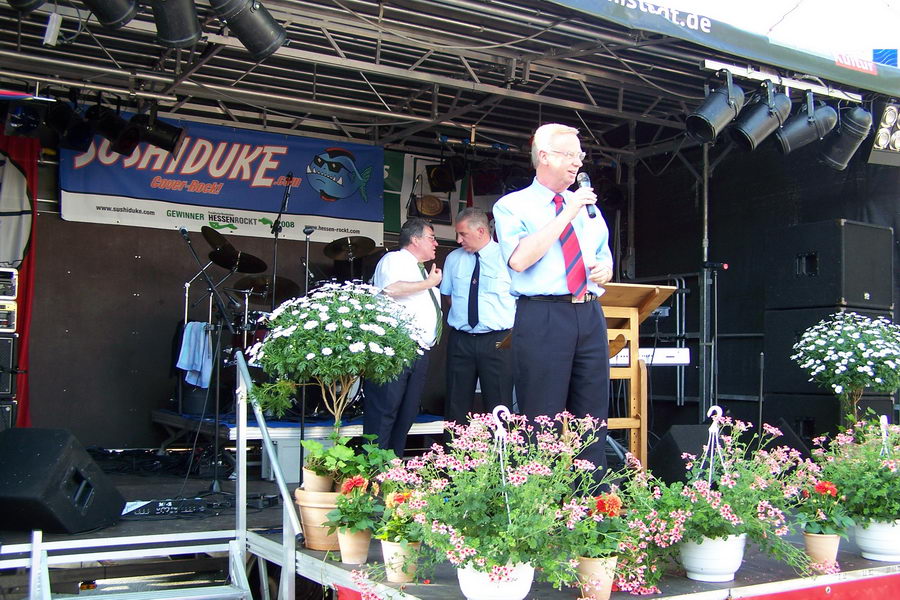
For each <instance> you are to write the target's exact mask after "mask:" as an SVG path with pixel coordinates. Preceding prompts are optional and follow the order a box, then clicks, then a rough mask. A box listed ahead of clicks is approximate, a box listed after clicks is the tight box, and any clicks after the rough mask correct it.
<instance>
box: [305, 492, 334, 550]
mask: <svg viewBox="0 0 900 600" xmlns="http://www.w3.org/2000/svg"><path fill="white" fill-rule="evenodd" d="M337 497H338V493H337V492H308V491H306V490H304V489H303V488H297V489H296V490H295V491H294V501H295V502H296V503H297V507H298V508H299V509H300V523H301V525H302V526H303V537H304V540H305V542H304V545H305V546H306V547H307V548H309V549H310V550H339V549H340V546H339V545H338V538H337V533H328V528H327V527H325V526H324V525H323V524H322V523H324V522H325V521H327V520H328V517H327V515H328V513H329V512H331V511H332V510H334V509H335V508H337Z"/></svg>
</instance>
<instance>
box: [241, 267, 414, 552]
mask: <svg viewBox="0 0 900 600" xmlns="http://www.w3.org/2000/svg"><path fill="white" fill-rule="evenodd" d="M411 323H412V320H411V318H410V316H409V314H408V313H407V312H406V309H405V308H404V307H403V306H402V305H400V304H398V303H397V302H395V301H394V300H392V299H390V298H389V297H387V296H385V295H383V294H381V293H380V290H379V289H378V288H375V287H373V286H369V285H364V284H360V283H355V282H344V283H335V282H329V283H326V284H324V285H322V286H320V287H318V288H317V289H315V290H314V291H312V292H311V293H310V294H309V295H308V296H303V297H300V298H294V299H291V300H288V301H286V302H284V303H283V304H281V305H280V306H279V307H278V308H276V309H275V310H274V311H273V312H272V314H271V316H270V317H269V327H270V329H269V332H268V333H267V334H266V337H265V338H264V339H263V340H262V341H261V342H259V343H257V344H254V345H253V346H251V347H250V348H249V349H248V352H247V354H248V356H249V357H250V362H251V364H254V365H258V366H260V367H262V369H263V371H265V372H266V374H267V375H268V376H269V377H270V378H271V379H272V380H271V381H268V382H265V383H261V384H259V385H257V386H255V387H254V388H253V398H254V400H255V401H256V402H258V403H259V405H260V406H261V407H262V408H263V409H264V410H267V411H270V412H273V413H275V414H276V415H280V414H283V413H284V411H285V410H286V409H287V408H289V407H290V406H291V404H292V403H293V402H294V398H295V395H296V392H297V389H298V388H299V387H300V386H304V385H317V386H319V388H320V390H321V392H322V398H323V400H324V403H325V405H326V408H327V409H328V411H329V412H330V413H331V414H332V415H333V416H334V432H333V434H332V439H333V441H334V445H333V447H332V448H327V449H326V448H323V449H322V454H321V457H322V458H323V459H324V460H325V461H326V462H327V461H331V462H332V463H333V464H331V465H327V468H328V469H329V470H336V471H338V472H339V473H333V475H341V474H343V475H346V474H347V473H346V472H345V471H344V470H343V469H344V467H346V466H347V465H349V464H350V463H352V462H353V461H354V460H355V459H353V455H354V454H355V453H353V452H352V450H348V449H347V446H346V442H347V439H346V438H342V437H340V435H339V431H340V426H341V416H342V415H343V412H344V409H345V408H346V406H347V403H348V402H349V401H350V399H351V397H350V390H351V389H353V386H354V384H355V383H357V382H358V381H359V379H360V378H361V377H365V378H367V379H370V380H372V381H376V382H379V383H383V382H386V381H389V380H391V379H393V378H395V377H397V375H399V374H400V372H401V371H402V370H403V369H404V368H405V367H406V366H408V365H409V364H411V363H412V362H413V360H414V359H416V358H417V357H418V356H419V355H421V354H422V352H423V350H422V349H423V348H424V342H423V341H422V334H421V331H419V329H418V328H416V327H414V326H413V325H412V324H411ZM307 446H309V445H307ZM313 449H314V450H316V451H318V449H317V448H315V447H314V446H313ZM348 468H349V467H348ZM356 472H358V470H357V471H354V473H356ZM294 495H295V498H296V501H297V504H298V506H299V508H300V518H301V521H302V523H303V533H304V538H305V544H306V547H307V548H311V549H314V550H336V549H337V544H338V541H337V539H336V537H335V536H333V535H331V536H329V535H328V534H327V531H326V528H325V527H323V525H322V521H323V520H324V518H325V515H327V514H328V512H330V511H331V510H333V509H334V507H335V502H336V501H337V495H338V493H337V492H313V491H308V490H305V489H303V488H300V489H298V490H297V491H296V492H295V494H294Z"/></svg>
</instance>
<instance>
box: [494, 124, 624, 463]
mask: <svg viewBox="0 0 900 600" xmlns="http://www.w3.org/2000/svg"><path fill="white" fill-rule="evenodd" d="M584 157H585V153H584V152H582V150H581V142H579V140H578V130H577V129H574V128H573V127H569V126H566V125H560V124H556V123H550V124H547V125H542V126H541V127H539V128H538V129H537V130H536V131H535V133H534V138H533V141H532V146H531V162H532V164H533V165H534V168H535V178H534V181H533V182H532V184H531V185H530V186H528V187H527V188H524V189H522V190H518V191H516V192H512V193H510V194H507V195H506V196H504V197H502V198H500V200H498V201H497V203H496V204H495V205H494V210H493V212H494V222H495V226H496V229H497V239H498V240H499V242H500V248H501V251H502V252H503V258H504V259H505V260H506V263H507V265H508V266H509V269H510V272H511V277H512V293H513V295H514V296H516V297H517V302H516V322H515V327H514V328H513V335H512V350H513V360H514V363H515V365H514V373H515V386H516V397H517V399H518V402H519V408H520V411H521V412H522V413H523V414H525V415H526V416H528V417H529V418H532V419H533V418H534V417H535V416H538V415H548V416H550V417H551V418H552V417H553V416H554V415H556V414H557V413H559V412H561V411H563V410H568V411H569V412H571V413H573V414H574V415H575V416H577V417H583V416H585V415H588V414H589V415H591V416H593V417H596V418H599V419H601V420H603V421H605V420H606V418H607V416H608V413H609V346H608V339H607V332H606V319H605V317H604V315H603V309H602V307H601V306H600V302H599V301H598V300H597V298H598V297H599V296H600V295H601V294H602V293H603V287H602V286H603V285H604V284H606V283H607V282H608V281H609V280H610V279H611V278H612V254H611V253H610V251H609V244H608V239H609V231H608V230H607V227H606V223H605V222H604V220H603V216H602V215H600V214H599V211H598V212H597V213H595V214H594V216H590V214H589V212H588V207H590V208H593V205H594V203H595V202H596V201H597V196H596V195H595V194H594V191H593V189H592V188H591V187H589V186H583V187H579V188H578V189H577V190H575V191H570V190H569V189H568V188H569V187H570V186H572V184H574V183H575V178H576V176H577V175H578V171H579V169H580V168H581V166H582V164H583V163H582V161H583V160H584ZM595 210H596V209H595ZM599 438H600V440H599V443H597V444H594V445H593V446H592V447H590V448H588V449H587V451H586V452H585V453H584V455H583V458H584V459H586V460H590V461H591V462H593V463H594V464H595V465H596V466H597V467H598V472H597V475H598V477H597V479H599V474H600V473H601V472H602V469H603V468H605V466H606V451H605V446H606V430H605V429H603V430H601V431H600V432H599Z"/></svg>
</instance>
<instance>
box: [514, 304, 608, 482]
mask: <svg viewBox="0 0 900 600" xmlns="http://www.w3.org/2000/svg"><path fill="white" fill-rule="evenodd" d="M512 351H513V360H514V363H515V366H514V373H515V385H516V398H517V399H518V401H519V410H520V412H521V413H523V414H524V415H526V416H527V417H528V418H529V419H533V418H534V417H536V416H538V415H547V416H549V417H550V418H551V419H552V418H553V417H554V416H555V415H556V414H557V413H559V412H562V411H563V410H568V411H569V412H570V413H572V414H574V415H575V416H576V417H584V416H585V415H591V416H592V417H596V418H598V419H600V420H603V421H605V420H606V419H607V418H608V416H609V341H608V339H607V335H606V318H605V317H604V316H603V308H602V307H601V306H600V303H599V302H596V301H594V302H584V303H581V304H571V303H567V302H544V301H539V300H529V299H526V298H520V299H519V301H518V302H517V304H516V324H515V327H514V328H513V338H512ZM598 437H599V439H598V441H597V442H596V443H595V444H593V445H592V446H590V447H588V448H587V449H586V450H585V452H584V453H583V454H582V458H584V459H585V460H589V461H591V462H592V463H594V464H595V465H596V466H597V467H598V471H597V475H598V476H599V475H600V474H601V473H602V472H603V471H604V470H605V469H606V428H603V429H602V430H601V431H599V432H598Z"/></svg>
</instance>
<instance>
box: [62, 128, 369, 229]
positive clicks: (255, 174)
mask: <svg viewBox="0 0 900 600" xmlns="http://www.w3.org/2000/svg"><path fill="white" fill-rule="evenodd" d="M165 121H166V122H167V123H170V124H173V125H177V126H179V127H182V128H184V129H185V130H186V137H185V140H184V142H183V143H182V145H181V147H180V148H179V149H178V152H177V154H174V155H172V154H170V153H169V152H166V151H165V150H162V149H161V148H157V147H155V146H151V145H149V144H141V145H139V146H138V148H137V149H135V151H134V152H133V153H132V154H131V155H130V156H122V155H120V154H118V153H115V152H112V151H111V150H110V142H109V141H108V140H106V139H103V138H100V137H99V136H98V137H96V138H95V139H94V142H93V143H92V144H91V147H90V148H89V149H88V150H87V151H86V152H83V153H77V152H75V151H72V150H61V151H60V169H59V184H60V203H61V211H60V212H61V214H62V218H63V219H65V220H68V221H85V222H90V223H110V224H117V225H133V226H138V227H153V228H157V229H177V228H179V227H185V228H187V229H188V230H189V231H199V230H200V228H201V227H202V226H204V225H207V226H209V227H212V228H214V229H217V230H220V231H221V232H222V233H234V234H239V235H250V236H255V237H270V236H271V235H272V231H271V226H272V223H273V222H274V220H275V218H276V216H277V215H278V211H279V208H280V207H282V205H283V204H285V203H286V205H287V208H286V209H285V210H284V214H283V217H282V220H281V225H282V232H281V237H282V238H286V239H295V240H300V239H304V238H305V236H304V235H303V228H304V227H305V226H307V225H310V226H313V227H315V228H316V229H317V230H319V231H323V232H326V233H329V234H339V235H362V236H366V237H369V238H372V239H373V240H375V243H376V244H377V245H381V244H382V243H383V225H382V222H383V221H384V203H383V197H382V196H383V190H384V150H383V149H382V148H381V147H378V146H367V145H363V144H351V143H344V142H333V141H327V140H316V139H310V138H303V137H295V136H285V135H281V134H271V133H265V132H258V131H250V130H243V129H234V128H229V127H222V126H217V125H207V124H203V123H194V122H187V121H175V120H172V119H165ZM331 237H334V236H333V235H332V236H331Z"/></svg>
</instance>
